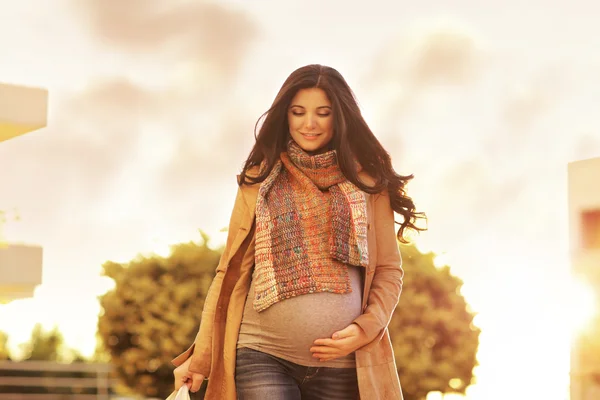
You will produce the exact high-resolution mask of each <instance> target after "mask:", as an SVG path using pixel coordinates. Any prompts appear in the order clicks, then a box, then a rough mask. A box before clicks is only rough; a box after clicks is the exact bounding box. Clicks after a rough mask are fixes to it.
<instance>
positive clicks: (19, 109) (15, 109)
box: [0, 83, 48, 303]
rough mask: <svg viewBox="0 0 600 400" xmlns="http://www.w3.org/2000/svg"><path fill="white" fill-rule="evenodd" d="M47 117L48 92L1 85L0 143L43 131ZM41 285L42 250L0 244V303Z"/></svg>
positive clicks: (31, 292)
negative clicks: (39, 130)
mask: <svg viewBox="0 0 600 400" xmlns="http://www.w3.org/2000/svg"><path fill="white" fill-rule="evenodd" d="M47 113H48V91H47V90H45V89H39V88H31V87H24V86H16V85H8V84H1V83H0V142H4V141H6V140H9V139H12V138H15V137H17V136H21V135H23V134H25V133H28V132H31V131H35V130H37V129H40V128H43V127H45V126H46V124H47ZM2 144H3V143H0V145H2ZM2 168H9V169H10V165H5V164H2ZM0 203H1V198H0ZM0 229H1V227H0ZM0 239H1V238H0ZM40 283H42V248H41V247H40V246H27V245H18V244H10V243H0V303H3V302H8V301H11V300H15V299H20V298H25V297H30V296H31V295H32V294H33V290H34V289H35V287H36V286H38V285H39V284H40Z"/></svg>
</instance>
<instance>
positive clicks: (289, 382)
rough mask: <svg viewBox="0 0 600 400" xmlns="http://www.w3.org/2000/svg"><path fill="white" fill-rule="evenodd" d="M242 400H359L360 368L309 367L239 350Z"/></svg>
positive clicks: (237, 380) (238, 384)
mask: <svg viewBox="0 0 600 400" xmlns="http://www.w3.org/2000/svg"><path fill="white" fill-rule="evenodd" d="M235 386H236V390H237V395H238V400H353V399H358V398H359V397H358V380H357V378H356V368H325V367H305V366H302V365H298V364H294V363H293V362H290V361H286V360H283V359H281V358H278V357H275V356H272V355H270V354H267V353H263V352H260V351H256V350H252V349H248V348H245V347H244V348H241V349H238V350H237V357H236V364H235Z"/></svg>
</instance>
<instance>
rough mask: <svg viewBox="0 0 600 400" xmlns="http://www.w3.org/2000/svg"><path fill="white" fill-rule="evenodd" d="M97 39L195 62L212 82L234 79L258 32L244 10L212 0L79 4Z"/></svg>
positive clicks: (86, 0)
mask: <svg viewBox="0 0 600 400" xmlns="http://www.w3.org/2000/svg"><path fill="white" fill-rule="evenodd" d="M74 4H75V5H76V7H77V8H78V9H79V11H81V12H82V13H83V15H85V16H86V18H87V20H88V21H89V22H90V24H89V26H90V29H91V31H92V33H94V34H95V37H96V38H97V39H98V40H99V41H101V42H102V43H104V44H106V45H108V46H110V47H113V48H117V49H121V50H124V51H126V52H129V53H130V54H131V55H139V56H140V58H142V59H143V58H146V59H147V58H150V59H151V58H154V59H157V58H158V59H167V60H169V62H171V63H172V64H177V63H182V62H192V63H193V64H194V65H196V67H197V68H200V67H202V68H201V73H202V74H208V75H210V78H211V79H213V80H214V79H218V78H223V79H228V78H232V77H233V76H234V75H235V73H236V72H237V70H238V68H239V66H240V63H241V60H242V59H243V56H244V55H245V52H246V50H247V49H248V47H249V45H250V44H251V43H252V42H253V40H254V39H255V38H256V37H257V34H258V29H257V27H256V25H255V23H254V21H253V20H251V19H250V18H249V17H248V16H247V14H246V13H245V12H243V11H239V10H232V9H229V8H226V7H223V6H221V5H218V4H216V3H212V2H208V1H194V2H179V3H175V2H173V3H169V5H168V6H167V5H166V4H167V3H165V2H162V1H158V0H128V1H121V0H75V1H74Z"/></svg>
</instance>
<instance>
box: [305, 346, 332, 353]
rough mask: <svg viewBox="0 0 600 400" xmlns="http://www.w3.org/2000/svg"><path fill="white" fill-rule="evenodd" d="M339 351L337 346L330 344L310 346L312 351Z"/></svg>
mask: <svg viewBox="0 0 600 400" xmlns="http://www.w3.org/2000/svg"><path fill="white" fill-rule="evenodd" d="M337 351H338V349H336V348H335V347H329V346H313V347H311V348H310V352H311V353H325V354H331V353H335V352H337Z"/></svg>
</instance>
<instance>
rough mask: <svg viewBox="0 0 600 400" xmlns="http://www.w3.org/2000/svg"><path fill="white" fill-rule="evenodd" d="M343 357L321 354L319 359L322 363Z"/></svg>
mask: <svg viewBox="0 0 600 400" xmlns="http://www.w3.org/2000/svg"><path fill="white" fill-rule="evenodd" d="M339 357H341V355H339V354H320V355H319V356H318V357H315V358H318V359H319V361H321V362H325V361H331V360H335V359H336V358H339Z"/></svg>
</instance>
